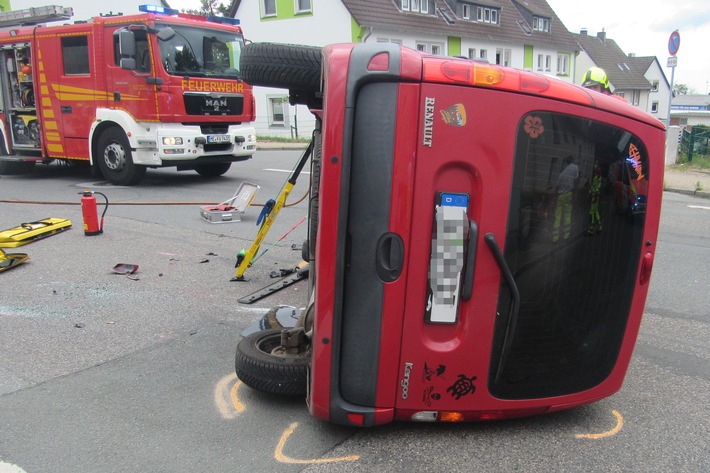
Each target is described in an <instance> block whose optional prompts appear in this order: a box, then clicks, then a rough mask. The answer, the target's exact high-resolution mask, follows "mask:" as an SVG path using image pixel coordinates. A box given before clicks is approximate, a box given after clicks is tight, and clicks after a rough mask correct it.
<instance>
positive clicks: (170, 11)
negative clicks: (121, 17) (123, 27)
mask: <svg viewBox="0 0 710 473" xmlns="http://www.w3.org/2000/svg"><path fill="white" fill-rule="evenodd" d="M138 11H141V12H144V13H157V14H158V15H177V14H178V13H180V12H179V11H178V10H175V9H174V8H165V7H161V6H160V5H139V6H138Z"/></svg>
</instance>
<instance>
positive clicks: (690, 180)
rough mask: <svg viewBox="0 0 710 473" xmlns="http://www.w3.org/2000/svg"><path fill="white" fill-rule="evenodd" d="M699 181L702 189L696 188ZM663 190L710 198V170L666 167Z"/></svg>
mask: <svg viewBox="0 0 710 473" xmlns="http://www.w3.org/2000/svg"><path fill="white" fill-rule="evenodd" d="M698 183H700V187H702V190H696V188H697V186H698ZM663 190H665V191H668V192H676V193H679V194H687V195H694V196H696V197H704V198H706V199H710V172H703V171H684V170H678V169H676V168H671V167H666V172H665V174H664V176H663Z"/></svg>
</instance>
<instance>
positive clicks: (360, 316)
mask: <svg viewBox="0 0 710 473" xmlns="http://www.w3.org/2000/svg"><path fill="white" fill-rule="evenodd" d="M245 62H246V64H245ZM245 66H246V67H245ZM242 71H243V73H244V74H246V80H247V82H250V83H252V85H267V86H279V87H285V88H289V89H290V91H291V94H290V95H291V100H292V102H293V103H304V104H308V106H309V107H311V109H312V110H313V112H314V114H315V115H316V117H317V123H318V127H317V129H316V131H315V133H314V146H313V149H314V150H315V151H314V153H313V156H312V157H311V161H312V162H311V166H312V167H313V168H314V170H313V172H312V176H315V177H314V178H313V182H312V189H311V202H312V204H311V212H310V220H311V221H310V224H311V225H310V231H309V244H308V245H304V258H308V259H309V260H310V261H309V263H310V283H309V288H310V291H309V293H310V299H309V301H308V307H307V309H306V310H304V311H303V315H302V320H301V321H300V322H299V324H297V326H296V327H295V328H292V329H286V330H284V331H283V333H278V331H272V332H271V333H267V332H263V333H261V334H258V333H257V334H254V335H252V336H250V337H247V338H245V339H243V340H242V341H241V342H240V344H239V345H240V346H242V347H244V346H248V347H249V348H248V349H247V350H246V355H245V354H244V353H245V350H242V355H240V349H239V348H238V350H237V366H236V368H237V373H238V374H239V375H240V377H241V378H242V379H244V380H245V382H246V383H247V384H249V385H250V386H253V387H256V388H257V389H260V388H261V389H262V390H266V391H269V392H277V393H278V392H279V390H280V389H281V388H282V387H285V389H286V391H285V392H286V393H294V392H300V390H299V389H295V390H294V389H293V388H294V386H295V387H296V388H298V386H302V389H303V392H304V393H306V396H307V404H308V407H309V409H310V412H311V413H312V414H313V415H314V416H316V417H318V418H322V419H326V420H329V421H331V422H335V423H339V424H345V425H356V426H373V425H378V424H383V423H387V422H391V421H394V420H413V421H429V422H432V421H478V420H491V419H503V418H511V417H520V416H526V415H533V414H541V413H546V412H553V411H557V410H561V409H568V408H571V407H574V406H579V405H583V404H587V403H591V402H594V401H597V400H599V399H602V398H604V397H607V396H610V395H612V394H613V393H615V392H617V391H618V390H619V389H620V388H621V386H622V382H623V379H624V376H625V373H626V370H627V368H628V365H629V361H630V359H631V355H632V351H633V348H634V343H635V340H636V337H637V334H638V330H639V325H640V323H641V317H642V314H643V308H644V304H645V299H646V293H647V290H648V282H649V277H650V273H651V268H652V264H653V256H654V252H655V250H656V243H657V231H658V223H659V214H660V208H661V196H662V185H663V162H664V142H665V128H664V125H663V124H662V123H661V122H659V121H658V120H657V119H655V118H653V117H652V116H650V115H648V114H646V113H644V112H642V111H640V110H638V109H636V108H634V107H632V106H630V105H628V104H626V103H622V102H621V101H619V100H614V99H613V98H610V97H608V96H605V95H602V94H598V93H596V92H592V91H588V90H585V89H582V88H580V87H577V86H575V85H572V84H569V83H565V82H562V81H559V80H556V79H553V78H550V77H545V76H541V75H537V74H534V73H530V72H525V71H520V70H515V69H510V68H504V67H499V66H497V65H491V64H487V63H481V62H475V61H470V60H466V59H459V58H452V57H441V56H428V55H424V54H422V53H419V52H417V51H414V50H411V49H407V48H405V47H401V46H399V45H395V44H382V43H378V44H339V45H331V46H328V47H326V48H323V49H322V50H320V49H319V48H309V47H300V46H293V45H275V44H266V45H264V44H254V45H249V46H247V48H246V49H245V51H244V56H243V57H242ZM284 78H286V79H284ZM619 169H625V170H627V171H628V172H633V176H632V177H633V182H634V185H635V188H637V189H638V188H641V187H643V189H644V193H643V194H644V195H643V197H644V202H643V206H642V207H641V206H638V207H637V208H635V209H634V218H633V219H629V218H626V216H625V215H624V214H623V213H620V212H617V211H616V210H617V202H618V198H617V194H616V193H617V192H618V189H617V190H616V191H615V189H616V188H617V187H618V179H617V178H616V177H615V173H618V170H619ZM595 178H596V181H595ZM639 195H640V194H639ZM274 332H275V333H274ZM255 352H260V353H261V356H262V357H264V358H266V359H267V360H268V359H270V360H271V363H272V364H273V367H272V368H273V369H270V370H269V371H267V372H262V371H260V372H258V373H253V372H252V373H244V369H245V368H244V366H245V364H244V362H243V360H242V362H241V363H240V356H241V357H242V358H244V357H246V358H249V357H250V355H249V353H255ZM247 364H248V363H247ZM255 365H258V363H252V364H251V365H250V366H255ZM246 369H247V370H248V369H249V368H248V367H247V368H246ZM269 376H271V377H273V378H274V379H273V380H272V381H273V383H270V384H269V383H268V381H269V380H268V379H267V380H265V379H263V378H265V377H266V378H268V377H269ZM260 377H261V378H262V379H261V380H259V378H260ZM247 379H248V380H249V381H251V382H248V381H247ZM255 380H256V382H254V381H255ZM263 381H266V384H264V382H263ZM265 385H268V388H267V389H263V388H264V386H265Z"/></svg>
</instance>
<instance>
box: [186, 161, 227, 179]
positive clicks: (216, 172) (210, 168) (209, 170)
mask: <svg viewBox="0 0 710 473" xmlns="http://www.w3.org/2000/svg"><path fill="white" fill-rule="evenodd" d="M231 166H232V163H217V164H199V165H197V166H195V171H197V174H199V175H200V176H203V177H219V176H221V175H223V174H224V173H226V172H227V171H229V168H230V167H231Z"/></svg>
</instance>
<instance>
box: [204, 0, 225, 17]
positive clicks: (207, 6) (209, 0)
mask: <svg viewBox="0 0 710 473" xmlns="http://www.w3.org/2000/svg"><path fill="white" fill-rule="evenodd" d="M200 14H202V15H211V16H226V15H228V14H229V5H225V4H224V3H222V2H221V1H220V0H200Z"/></svg>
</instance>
